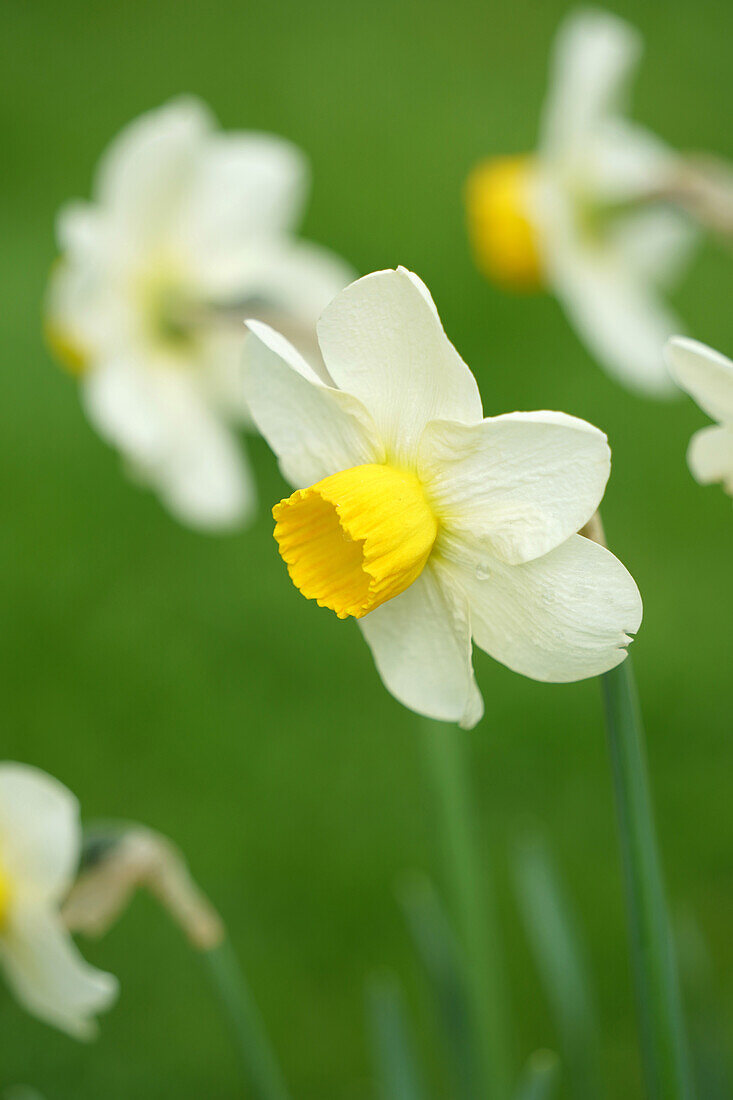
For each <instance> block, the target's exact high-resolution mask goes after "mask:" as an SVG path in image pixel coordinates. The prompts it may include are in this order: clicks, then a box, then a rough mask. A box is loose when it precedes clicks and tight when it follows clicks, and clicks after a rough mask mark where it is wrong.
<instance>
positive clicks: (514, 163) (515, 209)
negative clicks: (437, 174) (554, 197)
mask: <svg viewBox="0 0 733 1100" xmlns="http://www.w3.org/2000/svg"><path fill="white" fill-rule="evenodd" d="M532 175H533V161H532V158H531V157H528V156H524V157H521V156H520V157H496V158H491V159H490V160H486V161H483V162H482V163H481V164H479V165H478V166H477V167H476V168H474V170H473V172H472V173H471V175H470V176H469V178H468V183H467V185H466V210H467V214H468V231H469V236H470V239H471V243H472V246H473V251H474V255H475V258H476V264H477V266H478V267H479V268H480V270H481V271H482V272H483V273H484V274H485V275H488V276H489V278H491V279H493V280H494V281H495V282H498V283H500V284H502V285H503V286H506V287H508V288H510V289H511V290H536V289H538V288H539V287H540V286H541V285H542V281H543V279H542V262H541V259H540V251H539V246H538V242H537V233H536V230H535V227H534V224H533V221H532V217H531V208H530V186H531V182H532Z"/></svg>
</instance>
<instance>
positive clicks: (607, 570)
mask: <svg viewBox="0 0 733 1100" xmlns="http://www.w3.org/2000/svg"><path fill="white" fill-rule="evenodd" d="M444 568H445V569H446V571H447V572H448V573H449V575H450V576H451V578H452V580H453V583H454V584H455V585H456V586H457V587H459V588H460V589H461V590H462V591H463V592H464V593H465V595H466V598H467V600H468V604H469V607H470V609H471V628H472V631H473V637H474V640H475V642H476V644H477V645H478V646H480V647H481V649H484V650H485V651H486V652H487V653H489V654H490V655H491V656H492V657H494V658H495V659H496V660H497V661H501V663H502V664H505V665H507V666H508V667H509V668H511V669H513V670H514V671H515V672H519V673H521V674H522V675H524V676H530V677H531V678H532V679H534V680H545V681H551V682H555V683H564V682H568V681H572V680H582V679H585V678H586V677H589V676H596V675H598V674H600V673H602V672H607V671H608V670H609V669H611V668H614V667H615V666H616V665H617V664H619V663H620V662H621V661H622V660H623V659H624V657H625V656H626V650H625V649H624V646H625V645H627V644H628V643H629V642H630V641H631V638H630V637H629V635H631V634H634V633H635V632H636V631H637V630H638V628H639V625H640V623H641V616H642V604H641V597H640V595H639V590H638V588H637V587H636V584H635V582H634V580H633V578H632V577H631V575H630V574H629V573H628V572H627V570H626V569H625V568H624V566H623V565H622V564H621V562H620V561H619V560H618V559H617V558H615V557H614V556H613V554H611V553H610V551H608V550H606V549H605V548H604V547H602V546H599V545H598V544H597V543H595V542H591V541H590V540H589V539H585V538H583V537H582V536H581V535H573V536H572V538H570V539H568V540H567V542H564V543H563V544H562V545H561V546H559V547H558V548H557V549H556V550H552V551H551V552H550V553H549V554H546V555H545V556H544V557H542V558H537V559H535V560H534V561H531V562H527V563H525V564H523V565H506V564H504V563H503V562H500V561H498V560H496V559H490V558H488V557H485V556H484V557H483V558H482V557H481V556H480V553H479V552H478V550H477V548H476V547H475V546H471V545H470V544H463V545H462V546H461V545H458V544H457V543H454V544H453V546H452V547H451V548H450V558H448V557H447V555H446V560H445V566H444Z"/></svg>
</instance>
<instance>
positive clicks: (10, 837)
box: [0, 763, 117, 1039]
mask: <svg viewBox="0 0 733 1100" xmlns="http://www.w3.org/2000/svg"><path fill="white" fill-rule="evenodd" d="M80 850H81V825H80V821H79V805H78V803H77V801H76V799H75V798H74V796H73V795H72V794H71V792H70V791H68V790H67V789H66V787H64V786H62V784H61V783H59V782H58V781H57V780H55V779H53V778H52V777H51V776H50V775H46V774H44V773H43V772H41V771H38V770H37V769H36V768H31V767H27V766H26V765H23V764H13V763H2V764H0V965H1V966H2V969H3V970H4V972H5V976H6V978H7V981H8V984H9V985H10V987H11V989H12V990H13V991H14V993H15V995H16V997H17V998H18V1000H19V1001H20V1003H21V1004H22V1005H23V1006H24V1007H25V1008H26V1009H28V1011H29V1012H31V1013H33V1014H34V1015H35V1016H37V1017H39V1018H40V1019H41V1020H44V1021H46V1023H49V1024H53V1025H54V1026H56V1027H58V1028H61V1030H62V1031H66V1032H68V1033H69V1034H70V1035H73V1036H74V1037H76V1038H79V1039H85V1038H89V1037H91V1036H92V1035H93V1034H94V1031H95V1026H96V1025H95V1021H94V1017H95V1015H96V1014H97V1013H99V1012H102V1011H104V1010H105V1009H106V1008H108V1007H109V1006H110V1004H111V1003H112V1002H113V1001H114V1000H115V998H116V996H117V980H116V978H114V977H113V976H112V975H111V974H105V973H104V972H103V971H101V970H97V969H95V968H94V967H92V966H89V965H88V964H87V963H86V962H84V960H83V959H82V957H81V955H80V954H79V953H78V951H77V949H76V947H75V946H74V943H73V940H72V939H71V936H70V935H69V933H68V932H67V930H66V928H65V926H64V924H63V922H62V919H61V916H60V912H59V911H60V906H61V904H62V902H63V900H64V897H65V896H66V894H67V892H68V891H69V889H70V887H71V885H72V882H73V880H74V876H75V873H76V868H77V864H78V861H79V854H80Z"/></svg>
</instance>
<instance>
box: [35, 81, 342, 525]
mask: <svg viewBox="0 0 733 1100" xmlns="http://www.w3.org/2000/svg"><path fill="white" fill-rule="evenodd" d="M307 181H308V169H307V164H306V162H305V158H304V156H303V154H302V153H301V152H300V151H299V150H298V149H297V148H295V147H294V146H293V145H291V144H290V143H289V142H287V141H284V140H282V139H281V138H278V137H275V136H274V135H271V134H264V133H263V134H261V133H245V132H241V133H237V132H234V133H222V132H220V131H219V130H218V129H217V127H216V122H215V120H214V118H213V117H212V116H211V115H210V113H209V112H208V110H207V108H206V107H205V106H204V105H203V104H202V103H200V102H199V101H197V100H195V99H190V98H186V99H179V100H175V101H173V102H172V103H170V104H168V105H167V106H164V107H162V108H160V109H159V110H155V111H151V112H150V113H148V114H145V115H143V116H142V117H140V118H138V119H136V120H135V121H133V122H132V123H130V124H129V125H128V126H127V127H125V129H124V130H123V131H122V132H121V133H120V134H119V135H118V137H117V138H115V140H114V141H113V142H112V144H111V146H110V147H109V149H108V150H107V152H106V153H105V155H104V156H103V158H102V160H101V163H100V165H99V168H98V170H97V174H96V178H95V185H94V195H93V201H92V202H91V203H74V204H71V205H69V206H66V207H65V208H63V209H62V211H61V213H60V216H59V219H58V242H59V246H60V249H61V253H62V256H61V259H60V261H59V263H58V264H57V266H56V268H55V270H54V274H53V278H52V280H51V287H50V294H49V301H48V314H47V331H48V337H49V343H50V345H51V347H52V349H53V350H54V351H55V352H56V354H57V355H58V357H59V358H61V359H62V360H63V361H64V363H65V364H66V365H67V366H68V367H69V368H70V369H72V370H73V371H74V372H77V373H78V374H79V376H80V381H81V386H82V392H83V399H84V404H85V407H86V410H87V413H88V415H89V417H90V419H91V420H92V422H93V424H94V425H95V427H96V428H97V429H98V431H99V432H100V433H101V434H102V435H103V436H104V437H105V438H106V439H108V440H109V441H110V442H111V443H112V444H113V445H115V446H116V447H118V448H119V449H120V450H121V451H122V453H123V455H124V456H125V458H126V459H127V461H128V464H129V466H130V468H131V471H132V472H134V473H135V474H136V475H137V476H138V477H140V478H141V479H142V480H143V481H144V482H145V483H147V484H149V485H150V486H152V487H153V488H154V489H155V490H157V492H158V493H159V494H160V496H161V498H162V500H163V501H164V503H165V504H166V505H167V506H168V508H169V509H170V510H171V511H172V512H173V514H174V515H176V516H177V517H178V518H179V519H180V520H181V521H182V522H184V523H188V524H191V525H193V526H198V527H208V528H219V527H230V526H233V525H235V524H239V523H241V522H242V521H243V520H244V519H246V517H247V515H248V513H249V512H250V511H251V509H252V507H253V504H254V500H255V490H254V487H253V484H252V479H251V475H250V472H249V467H248V463H247V460H246V456H245V455H244V453H243V450H242V448H241V446H240V445H239V444H238V441H237V438H236V435H235V430H234V429H235V426H236V425H238V424H247V423H249V418H248V411H247V407H246V405H245V403H244V402H243V399H242V391H241V378H240V371H241V351H242V340H243V335H242V324H241V322H242V320H243V318H244V317H246V316H252V315H254V316H257V317H264V318H266V319H269V320H272V321H273V322H274V323H278V324H281V325H283V326H284V327H285V329H286V331H288V332H289V333H291V334H293V338H294V340H295V342H296V344H298V346H301V347H305V349H306V352H307V351H308V345H309V344H312V345H315V340H314V337H313V328H314V325H315V321H316V319H317V318H318V315H319V314H320V312H321V310H322V309H323V308H324V306H325V305H326V304H327V303H328V302H329V301H330V300H331V298H332V297H333V295H334V294H335V293H336V292H337V291H338V290H339V289H341V288H342V287H343V286H345V285H346V283H348V282H349V281H350V279H352V278H353V273H352V272H351V270H350V269H349V268H348V267H347V265H346V264H344V263H343V262H342V261H341V260H340V259H338V258H337V257H335V256H334V255H332V254H331V253H329V252H327V251H326V250H325V249H322V248H320V247H319V246H317V245H313V244H309V243H307V242H304V241H301V240H298V239H297V238H296V237H295V236H294V233H295V229H296V226H297V223H298V221H299V218H300V215H301V212H302V207H303V201H304V198H305V194H306V191H307Z"/></svg>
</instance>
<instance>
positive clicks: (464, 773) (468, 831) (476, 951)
mask: <svg viewBox="0 0 733 1100" xmlns="http://www.w3.org/2000/svg"><path fill="white" fill-rule="evenodd" d="M422 722H423V742H424V744H425V751H426V756H427V762H428V766H429V768H430V771H431V773H432V779H433V783H434V786H435V790H436V793H437V796H438V831H439V834H440V839H441V844H442V848H443V853H442V855H443V860H444V864H445V875H446V879H447V886H448V888H449V889H450V891H451V893H452V902H453V913H454V919H455V920H456V923H457V931H458V936H459V940H460V943H461V946H462V948H463V952H464V955H465V962H466V987H467V989H466V992H467V996H468V1000H469V1007H470V1011H471V1017H472V1021H473V1032H474V1035H473V1039H474V1043H473V1046H474V1050H475V1056H476V1067H475V1074H476V1077H477V1080H476V1089H475V1094H476V1096H477V1098H480V1100H506V1098H507V1097H508V1096H509V1093H510V1080H511V1076H510V1066H509V1044H508V1041H507V1037H506V1030H507V1028H506V1023H507V1014H506V1006H505V1001H504V996H503V992H504V991H503V983H502V980H501V973H500V971H501V966H500V958H501V950H500V947H499V938H498V935H497V931H496V924H497V922H496V917H495V913H494V899H493V896H492V895H491V894H490V887H491V881H490V880H491V870H492V869H491V864H490V859H489V854H488V852H487V851H486V849H485V848H484V849H483V850H481V851H480V853H479V849H478V846H477V842H476V833H475V821H474V817H473V810H472V805H471V799H470V784H469V781H468V763H467V755H466V748H467V746H466V738H467V735H466V734H465V733H464V732H463V731H462V730H458V729H456V728H455V727H454V726H448V725H445V724H444V723H441V722H432V721H430V720H429V719H423V720H422Z"/></svg>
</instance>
